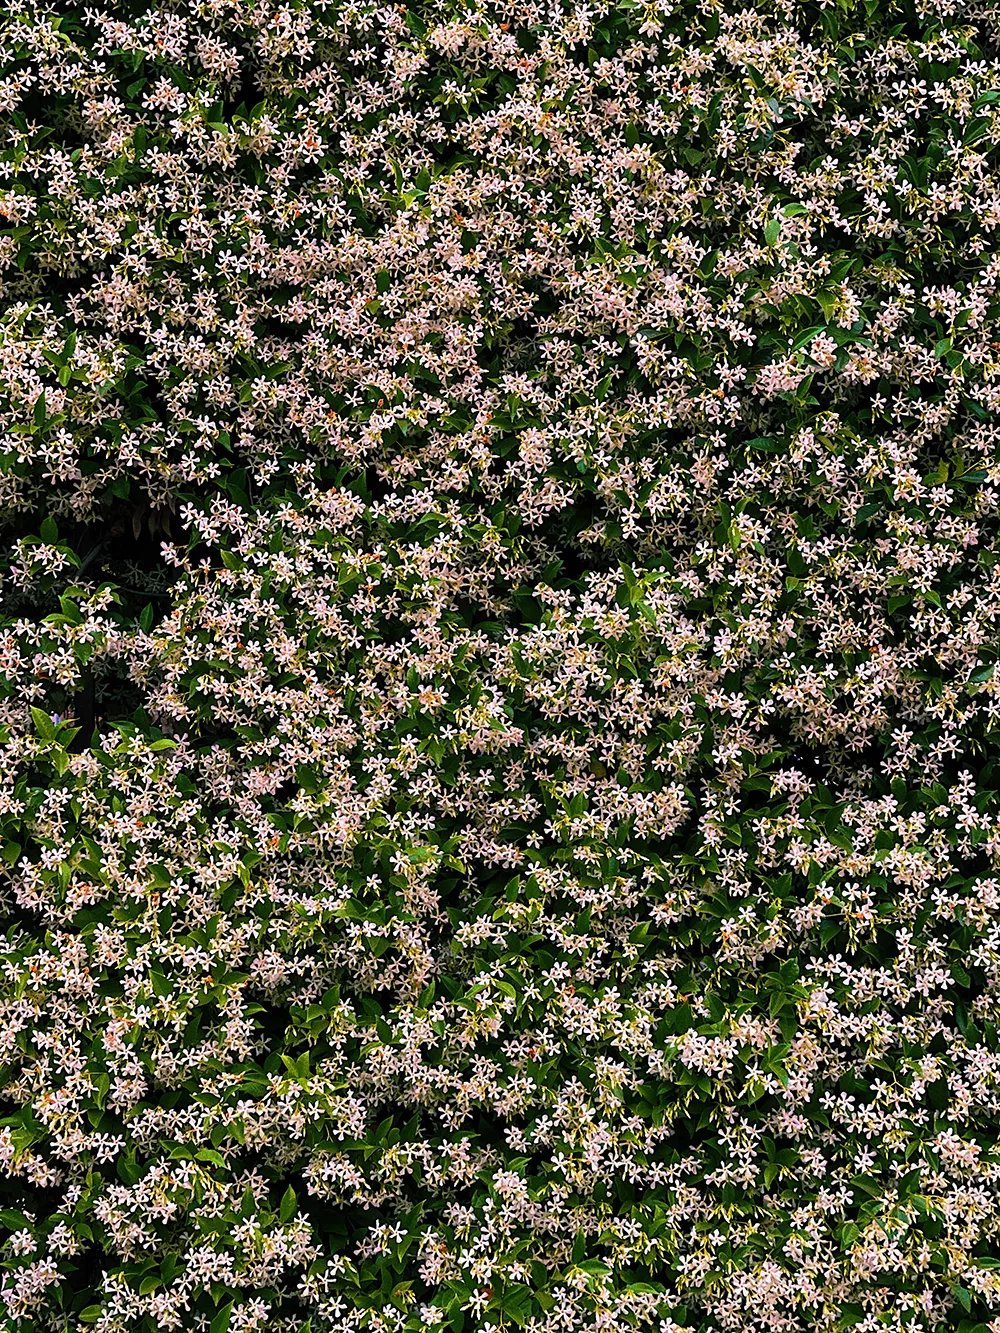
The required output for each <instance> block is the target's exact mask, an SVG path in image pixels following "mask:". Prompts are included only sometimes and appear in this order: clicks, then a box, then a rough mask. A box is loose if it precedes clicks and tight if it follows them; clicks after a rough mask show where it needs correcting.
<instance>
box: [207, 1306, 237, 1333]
mask: <svg viewBox="0 0 1000 1333" xmlns="http://www.w3.org/2000/svg"><path fill="white" fill-rule="evenodd" d="M232 1313H233V1302H232V1301H230V1302H229V1304H228V1305H225V1306H223V1307H222V1309H221V1310H220V1311H219V1313H218V1314H217V1315H216V1316H215V1318H214V1319H213V1320H212V1323H211V1325H210V1326H209V1330H208V1333H227V1330H228V1329H229V1320H230V1316H231V1315H232ZM203 1327H204V1325H203Z"/></svg>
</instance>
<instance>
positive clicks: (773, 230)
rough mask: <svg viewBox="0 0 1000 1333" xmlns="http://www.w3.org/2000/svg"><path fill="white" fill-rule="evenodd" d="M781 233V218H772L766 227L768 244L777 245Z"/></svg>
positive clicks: (765, 234) (765, 238)
mask: <svg viewBox="0 0 1000 1333" xmlns="http://www.w3.org/2000/svg"><path fill="white" fill-rule="evenodd" d="M780 235H781V219H780V218H772V219H771V221H770V222H769V223H768V224H767V226H766V227H765V228H764V240H765V241H766V242H767V243H768V245H777V243H778V237H779V236H780Z"/></svg>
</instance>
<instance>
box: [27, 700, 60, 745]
mask: <svg viewBox="0 0 1000 1333" xmlns="http://www.w3.org/2000/svg"><path fill="white" fill-rule="evenodd" d="M31 720H32V722H34V724H35V730H36V731H37V732H38V735H39V736H40V737H41V738H42V740H43V741H54V740H55V738H56V726H55V723H54V722H53V721H52V718H51V717H50V716H49V714H48V713H46V712H45V711H44V709H41V708H32V709H31Z"/></svg>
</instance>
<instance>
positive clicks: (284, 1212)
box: [278, 1185, 298, 1222]
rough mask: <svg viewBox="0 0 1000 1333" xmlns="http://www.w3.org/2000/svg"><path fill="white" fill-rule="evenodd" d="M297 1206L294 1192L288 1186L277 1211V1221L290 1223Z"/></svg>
mask: <svg viewBox="0 0 1000 1333" xmlns="http://www.w3.org/2000/svg"><path fill="white" fill-rule="evenodd" d="M297 1206H298V1199H297V1197H296V1194H295V1191H294V1190H293V1189H292V1187H291V1185H289V1187H288V1189H286V1190H285V1193H284V1197H283V1198H282V1200H281V1207H280V1208H279V1209H278V1219H279V1221H281V1222H290V1221H291V1220H292V1218H293V1217H294V1216H295V1209H296V1207H297Z"/></svg>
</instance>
